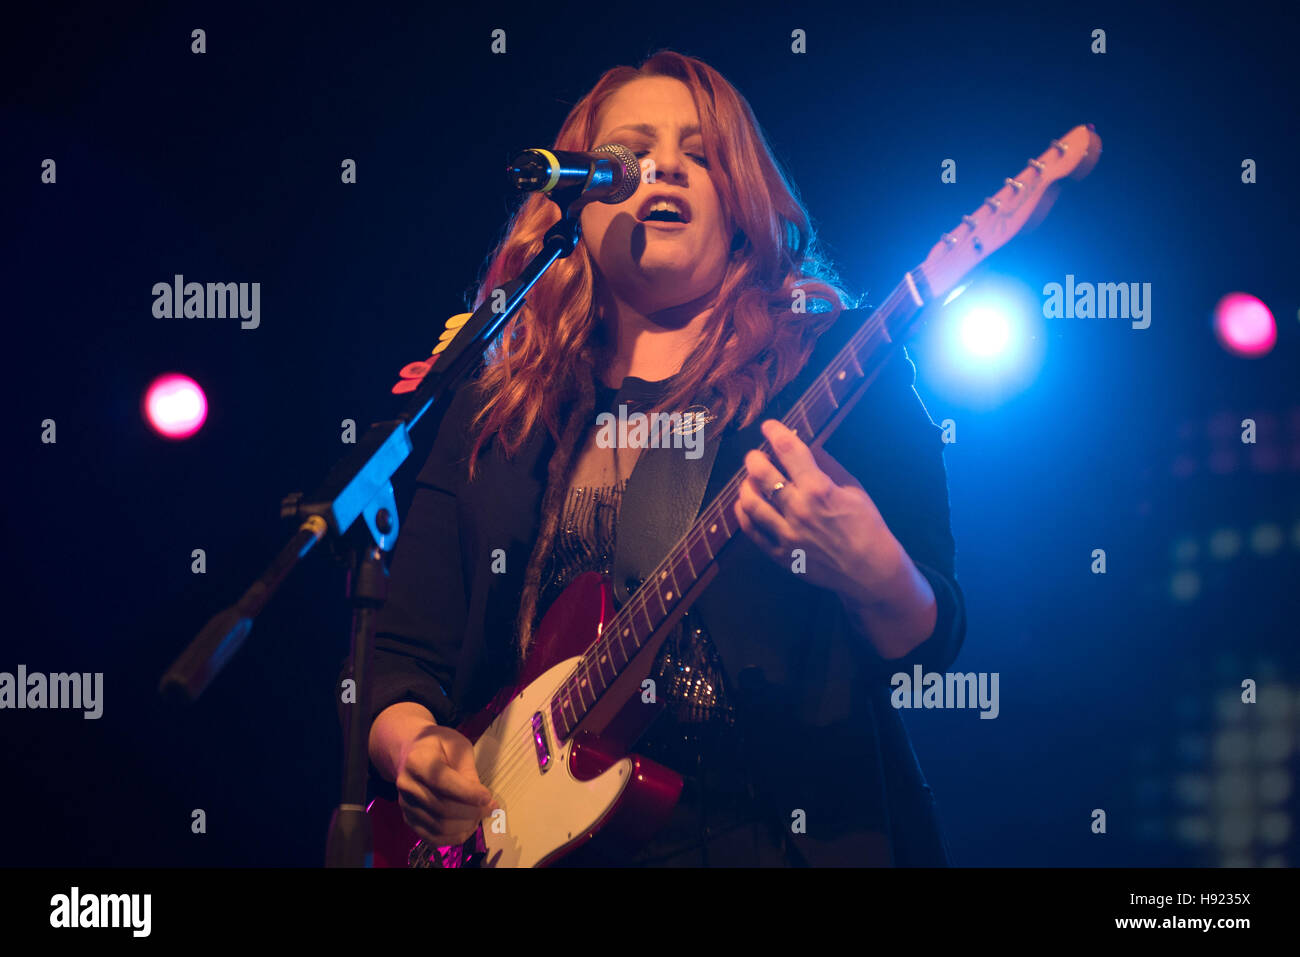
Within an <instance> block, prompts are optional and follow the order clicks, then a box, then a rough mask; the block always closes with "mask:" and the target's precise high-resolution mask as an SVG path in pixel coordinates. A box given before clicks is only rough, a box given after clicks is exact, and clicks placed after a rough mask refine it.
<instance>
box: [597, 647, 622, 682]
mask: <svg viewBox="0 0 1300 957" xmlns="http://www.w3.org/2000/svg"><path fill="white" fill-rule="evenodd" d="M592 651H594V652H596V655H597V657H596V673H597V674H599V675H600V683H601V685H602V686H603V687H604V688H608V687H609V686H610V684H611V683H612V682H613V681H614V679H615V678H617V677H618V672H617V671H615V670H614V663H613V662H612V661H610V660H609V650H608V649H606V648H605V647H604V646H603V644H602V643H600V642H597V645H596V646H594V647H593V648H592ZM607 662H608V664H609V670H610V675H609V677H608V678H606V677H605V667H604V666H605V664H606V663H607Z"/></svg>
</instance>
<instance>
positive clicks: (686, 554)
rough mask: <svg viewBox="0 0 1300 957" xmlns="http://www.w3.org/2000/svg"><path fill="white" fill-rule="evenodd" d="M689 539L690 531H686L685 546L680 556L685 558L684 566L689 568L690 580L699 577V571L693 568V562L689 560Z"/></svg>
mask: <svg viewBox="0 0 1300 957" xmlns="http://www.w3.org/2000/svg"><path fill="white" fill-rule="evenodd" d="M691 544H692V543H691V539H690V531H689V530H688V531H687V537H686V547H685V548H683V549H682V557H684V558H685V559H686V567H687V568H689V569H690V570H691V581H694V580H695V579H697V578H699V577H700V573H699V572H697V571H696V570H695V562H693V561H691Z"/></svg>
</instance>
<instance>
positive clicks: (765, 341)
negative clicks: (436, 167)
mask: <svg viewBox="0 0 1300 957" xmlns="http://www.w3.org/2000/svg"><path fill="white" fill-rule="evenodd" d="M651 76H665V77H673V78H675V79H677V80H680V81H681V82H683V83H684V84H686V86H687V87H688V88H689V90H690V92H691V96H692V98H693V99H694V102H695V108H696V110H697V111H698V113H699V117H700V127H701V133H702V138H703V140H704V152H705V155H706V157H707V159H708V165H709V172H710V175H711V176H712V177H713V180H714V183H715V186H716V188H717V192H718V196H719V200H720V202H721V204H722V206H723V209H724V211H725V212H726V213H727V214H729V215H730V217H731V219H732V222H734V223H735V224H736V227H737V230H738V235H737V237H736V242H737V244H736V245H733V255H732V256H731V259H730V261H729V263H728V265H727V268H726V272H725V274H724V276H723V279H722V284H721V287H720V289H719V292H718V296H717V298H716V301H715V303H714V307H713V308H714V312H713V317H714V318H713V321H711V322H710V323H709V325H708V327H707V328H706V330H705V331H704V333H703V336H702V339H701V341H700V343H699V346H698V348H697V349H696V350H695V351H694V352H693V353H692V355H691V357H690V358H689V359H688V360H687V361H686V363H685V365H683V367H682V369H681V371H680V373H679V374H678V376H677V379H676V382H675V388H674V389H673V390H671V392H670V394H667V395H665V396H664V398H663V401H662V402H661V403H660V404H659V405H658V406H656V409H657V410H664V411H670V410H679V409H682V408H685V407H686V406H687V405H688V404H689V403H690V402H691V401H692V400H694V399H695V398H696V397H697V396H700V395H704V394H706V393H707V392H709V391H713V392H714V395H715V396H716V402H715V403H714V404H713V405H711V410H712V411H713V413H714V414H715V415H716V416H717V417H718V420H719V422H718V426H719V427H721V426H724V425H726V424H727V423H728V422H730V421H731V420H732V419H738V420H739V421H740V423H741V424H742V425H748V424H749V423H751V422H753V421H754V419H755V418H757V417H758V415H759V414H760V413H761V411H762V408H763V406H764V405H765V404H766V403H767V401H768V400H769V399H770V398H771V397H772V396H773V395H775V394H776V393H777V392H778V391H780V389H781V388H782V387H783V386H784V385H786V384H787V383H788V382H789V381H790V380H791V379H792V378H794V376H795V375H796V374H797V373H798V371H799V369H800V368H801V367H802V366H803V364H804V363H805V362H806V361H807V359H808V356H809V354H810V353H811V351H812V347H813V344H814V342H815V340H816V338H817V336H819V335H820V334H821V332H822V331H824V330H825V329H826V327H827V326H829V325H830V324H831V323H832V322H833V321H834V320H835V318H836V317H837V316H838V315H839V313H840V311H841V310H843V309H845V308H851V307H852V306H851V304H850V302H849V299H848V296H847V294H846V293H845V292H844V291H843V290H842V289H841V288H840V283H839V279H838V277H837V276H836V274H835V271H834V269H833V268H832V266H831V265H830V263H829V262H828V261H827V260H826V259H825V257H824V256H823V255H822V253H821V251H820V248H819V247H818V244H817V241H816V236H815V233H814V230H813V227H812V224H811V222H810V220H809V217H808V214H807V212H806V211H805V210H804V208H803V205H802V203H801V202H800V200H799V198H798V196H797V194H796V191H795V189H794V187H793V186H792V185H791V184H790V183H789V182H788V180H787V179H786V177H785V175H784V174H783V173H782V171H781V170H780V168H779V167H778V166H777V163H776V160H775V159H774V158H773V156H772V153H771V149H770V148H769V147H768V144H767V141H766V139H765V138H764V136H763V134H762V131H761V130H760V128H759V125H758V122H757V120H755V118H754V114H753V111H752V110H751V109H750V106H749V103H748V102H747V101H746V100H745V98H744V97H743V96H741V95H740V93H739V92H738V91H737V90H736V89H735V87H733V86H732V85H731V84H730V83H729V82H728V81H727V80H726V79H725V78H724V77H723V76H722V74H720V73H718V72H717V71H716V70H714V69H713V68H712V67H710V66H708V65H707V64H705V63H703V62H702V61H700V60H697V59H695V58H694V57H689V56H685V55H683V54H680V53H675V52H672V51H668V50H661V51H659V52H657V53H655V54H654V55H653V56H651V57H650V58H649V59H647V60H646V61H645V62H644V63H642V65H641V66H640V67H639V68H633V67H629V66H619V67H614V68H613V69H611V70H608V71H606V72H605V73H604V74H603V75H602V76H601V77H600V79H599V81H597V83H596V85H595V87H593V88H592V90H591V91H590V92H589V93H587V95H586V96H584V97H583V98H582V99H581V100H579V101H578V102H577V104H576V105H575V106H574V107H573V109H572V110H570V112H569V115H568V117H567V118H566V119H565V121H564V124H563V125H562V126H561V127H560V131H559V134H558V135H557V136H556V138H555V148H556V149H560V150H576V151H586V150H590V149H593V148H595V147H596V146H599V145H601V144H599V143H595V142H593V138H594V137H595V135H596V133H597V131H598V130H597V124H598V122H599V117H600V111H601V108H602V107H603V106H604V104H605V102H606V101H607V100H608V99H609V98H610V96H611V95H613V94H614V93H615V92H616V91H617V90H618V89H620V88H621V87H623V86H624V85H625V84H627V83H628V82H630V81H632V80H635V79H639V78H642V77H651ZM738 183H740V184H743V188H738V187H737V184H738ZM559 218H560V214H559V210H558V208H557V207H556V206H555V204H554V203H553V202H551V201H550V200H549V199H546V198H544V197H543V196H542V194H540V193H534V194H533V195H531V196H530V197H529V198H528V199H527V200H526V201H525V202H524V203H523V204H522V205H521V206H520V207H519V209H518V210H517V211H516V213H515V215H514V216H513V217H512V219H511V221H510V224H509V225H508V226H507V228H506V231H505V235H504V238H503V239H502V241H501V243H500V245H499V246H498V247H497V248H496V250H495V251H494V252H493V253H492V254H491V256H490V257H489V261H490V265H489V266H488V269H487V272H486V274H485V277H484V280H483V283H482V284H481V286H480V287H479V290H478V294H477V296H476V298H475V300H474V303H473V306H474V308H477V307H478V306H480V305H481V304H482V303H483V302H484V301H485V300H486V299H487V298H488V297H489V296H491V295H492V291H493V290H494V289H496V288H498V287H499V286H502V285H504V284H505V283H506V282H508V281H509V280H510V279H512V278H514V277H515V276H517V275H519V273H520V272H522V270H523V268H524V265H525V264H526V263H527V261H528V260H529V259H530V258H531V257H532V256H533V255H534V254H535V253H537V251H538V250H540V249H541V246H542V237H543V235H544V234H545V233H546V230H547V229H549V228H550V227H551V226H552V225H553V224H554V223H555V222H556V221H557V220H558V219H559ZM594 276H595V273H594V271H593V267H592V261H591V258H590V254H589V253H588V251H587V248H586V244H585V243H584V242H580V243H579V244H578V247H577V248H576V249H575V250H574V251H573V253H572V254H571V255H570V256H568V257H567V258H565V259H560V260H558V261H556V263H555V264H554V265H552V266H551V268H550V269H549V270H548V271H547V272H546V273H545V274H544V275H543V276H542V278H541V279H540V280H539V281H538V282H537V284H536V285H535V286H534V287H533V289H532V290H531V292H530V293H529V294H528V301H527V303H526V304H525V305H524V306H523V307H522V308H521V309H520V311H519V312H518V313H516V314H515V316H514V317H513V318H512V319H511V320H510V321H509V322H508V323H507V324H506V326H505V327H504V328H503V329H502V332H501V335H500V337H499V339H498V340H497V342H496V343H494V345H493V347H492V348H491V349H490V350H489V352H488V359H487V365H486V368H485V369H484V371H483V373H482V375H481V376H480V379H479V387H480V389H481V390H482V395H483V396H484V397H485V400H486V401H485V403H484V405H483V406H482V408H481V410H480V412H479V414H478V416H477V417H476V418H475V424H476V425H478V424H481V428H480V430H479V432H478V436H477V438H476V440H475V442H474V445H473V447H472V450H471V454H470V463H469V474H470V475H471V476H473V474H474V472H475V464H476V461H477V458H478V455H479V452H480V451H481V450H482V448H483V446H484V445H485V444H486V442H487V441H488V439H489V438H491V437H492V436H493V435H495V436H496V437H497V440H498V442H499V443H500V445H501V448H502V450H503V451H504V452H505V454H506V455H507V456H509V455H513V454H514V453H515V452H516V451H518V449H519V448H520V446H522V445H523V443H524V441H525V440H526V439H527V438H528V436H529V435H530V434H531V433H532V430H533V429H534V428H535V427H537V425H538V424H539V423H540V424H542V425H544V426H545V427H546V428H547V429H548V430H549V431H550V432H551V434H552V435H553V436H555V437H556V438H557V440H558V439H559V437H560V435H561V433H562V432H563V431H564V427H565V422H564V421H563V418H564V412H563V410H564V408H565V406H566V404H567V403H569V402H571V401H573V400H577V399H579V398H580V397H581V396H582V395H584V394H585V393H589V392H590V389H591V384H590V383H591V382H592V379H593V377H594V375H595V372H594V369H593V364H592V338H593V333H594V332H595V331H596V330H597V328H598V326H597V324H598V322H599V319H598V317H597V314H596V310H595V308H594V301H595V296H594V289H593V283H594V281H595V280H594ZM796 290H802V294H799V293H798V292H796ZM808 300H811V302H808ZM796 302H797V303H798V304H799V305H800V306H801V307H803V306H804V304H805V303H807V308H804V309H802V310H801V311H795V308H794V306H795V304H796ZM813 306H820V308H816V309H814V308H812V307H813Z"/></svg>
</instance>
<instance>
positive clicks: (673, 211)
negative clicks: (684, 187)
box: [636, 193, 691, 224]
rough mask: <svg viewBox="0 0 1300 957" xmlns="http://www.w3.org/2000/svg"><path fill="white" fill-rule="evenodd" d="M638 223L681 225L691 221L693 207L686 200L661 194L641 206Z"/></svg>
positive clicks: (648, 199)
mask: <svg viewBox="0 0 1300 957" xmlns="http://www.w3.org/2000/svg"><path fill="white" fill-rule="evenodd" d="M636 218H637V221H638V222H642V223H679V224H685V223H689V222H690V221H691V207H690V204H689V203H687V202H686V200H684V199H681V198H680V197H677V196H669V195H667V194H664V193H660V194H659V195H657V196H651V197H649V198H647V199H646V201H645V202H643V203H642V204H641V208H640V210H639V211H638V212H637V217H636Z"/></svg>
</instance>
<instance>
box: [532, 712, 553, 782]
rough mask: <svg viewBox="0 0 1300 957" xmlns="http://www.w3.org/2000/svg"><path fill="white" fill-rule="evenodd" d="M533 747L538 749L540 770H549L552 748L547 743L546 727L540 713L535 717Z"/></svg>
mask: <svg viewBox="0 0 1300 957" xmlns="http://www.w3.org/2000/svg"><path fill="white" fill-rule="evenodd" d="M533 747H535V748H536V749H537V767H538V770H541V771H546V770H549V768H550V767H551V746H550V744H548V743H547V741H546V726H545V725H544V724H543V723H542V713H541V712H540V711H538V712H536V713H535V714H534V715H533Z"/></svg>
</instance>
